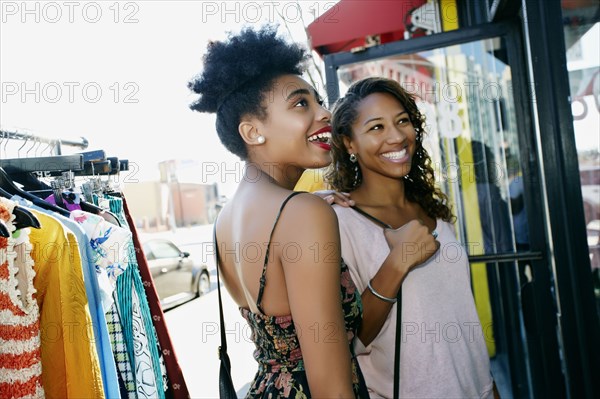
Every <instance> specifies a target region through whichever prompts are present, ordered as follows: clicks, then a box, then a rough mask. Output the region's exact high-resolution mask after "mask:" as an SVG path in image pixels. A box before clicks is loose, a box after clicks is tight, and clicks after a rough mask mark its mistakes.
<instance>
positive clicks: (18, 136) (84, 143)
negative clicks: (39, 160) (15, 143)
mask: <svg viewBox="0 0 600 399" xmlns="http://www.w3.org/2000/svg"><path fill="white" fill-rule="evenodd" d="M0 139H9V140H25V142H27V141H29V140H32V141H34V142H36V143H44V144H50V145H52V146H53V148H54V151H55V155H61V154H62V146H63V145H66V146H69V147H78V148H81V149H86V148H87V147H88V145H89V142H88V140H87V139H86V138H85V137H81V141H73V140H62V139H53V138H47V137H43V136H38V135H35V134H30V133H20V132H11V131H8V130H0Z"/></svg>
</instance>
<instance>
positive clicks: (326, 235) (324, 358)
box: [278, 195, 354, 398]
mask: <svg viewBox="0 0 600 399" xmlns="http://www.w3.org/2000/svg"><path fill="white" fill-rule="evenodd" d="M285 213H286V214H285V218H284V219H282V220H281V222H284V223H283V225H282V226H281V227H283V228H284V229H285V231H284V230H283V229H282V230H280V231H279V234H278V236H279V237H282V239H284V240H285V241H284V243H282V245H280V246H279V248H281V252H280V254H281V255H280V259H281V262H282V265H283V270H284V274H285V281H286V285H287V293H288V301H289V305H290V310H291V314H292V317H293V319H294V323H295V326H296V330H297V332H298V339H299V340H300V346H301V349H302V355H303V358H304V364H305V368H306V375H307V378H308V383H309V386H310V392H311V395H312V396H313V397H327V398H349V397H354V393H353V390H352V370H351V363H350V361H351V354H350V347H349V342H348V336H347V334H346V329H345V324H344V317H343V312H342V305H341V296H340V274H341V270H340V241H339V232H338V224H337V218H336V215H335V213H334V211H333V210H332V209H331V207H330V206H329V205H327V203H326V202H324V201H323V200H322V199H320V198H317V197H316V196H309V195H302V196H299V197H296V198H294V199H293V200H292V201H291V202H290V203H289V204H288V206H287V208H286V211H285ZM281 222H280V223H281Z"/></svg>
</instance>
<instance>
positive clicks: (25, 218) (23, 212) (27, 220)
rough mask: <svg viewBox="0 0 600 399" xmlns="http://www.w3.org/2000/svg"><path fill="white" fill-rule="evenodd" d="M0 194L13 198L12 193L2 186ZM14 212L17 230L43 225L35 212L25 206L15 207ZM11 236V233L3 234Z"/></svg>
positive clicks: (36, 227)
mask: <svg viewBox="0 0 600 399" xmlns="http://www.w3.org/2000/svg"><path fill="white" fill-rule="evenodd" d="M0 195H1V196H2V197H4V198H7V199H10V198H12V195H11V194H10V193H9V192H7V191H6V190H4V189H2V188H1V187H0ZM12 214H13V215H14V217H15V219H14V221H13V224H14V226H15V228H16V229H17V230H20V229H23V228H25V227H33V228H34V229H39V228H40V227H41V224H40V221H39V220H38V218H37V217H35V215H34V214H33V213H31V212H30V211H29V210H27V209H25V208H23V207H19V206H15V207H14V208H13V211H12ZM1 221H2V220H0V222H1ZM5 227H6V225H5ZM7 231H8V228H7ZM9 236H10V233H9V235H8V236H3V237H9Z"/></svg>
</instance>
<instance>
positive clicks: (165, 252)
mask: <svg viewBox="0 0 600 399" xmlns="http://www.w3.org/2000/svg"><path fill="white" fill-rule="evenodd" d="M152 254H153V255H154V257H155V258H157V259H161V258H177V257H179V256H180V255H181V252H180V251H179V249H177V247H176V246H175V245H173V244H171V243H170V242H164V241H158V242H155V243H152Z"/></svg>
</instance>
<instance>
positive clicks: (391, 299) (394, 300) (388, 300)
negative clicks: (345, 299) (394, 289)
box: [367, 280, 398, 303]
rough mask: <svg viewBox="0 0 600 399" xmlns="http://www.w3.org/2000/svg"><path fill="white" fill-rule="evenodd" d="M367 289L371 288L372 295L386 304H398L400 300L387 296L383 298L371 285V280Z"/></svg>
mask: <svg viewBox="0 0 600 399" xmlns="http://www.w3.org/2000/svg"><path fill="white" fill-rule="evenodd" d="M367 287H369V291H371V294H373V295H375V296H376V297H377V298H379V299H381V300H382V301H384V302H387V303H396V302H398V298H388V297H387V296H383V295H381V294H380V293H379V292H377V291H375V289H374V288H373V286H372V285H371V281H370V280H369V282H368V283H367Z"/></svg>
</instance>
